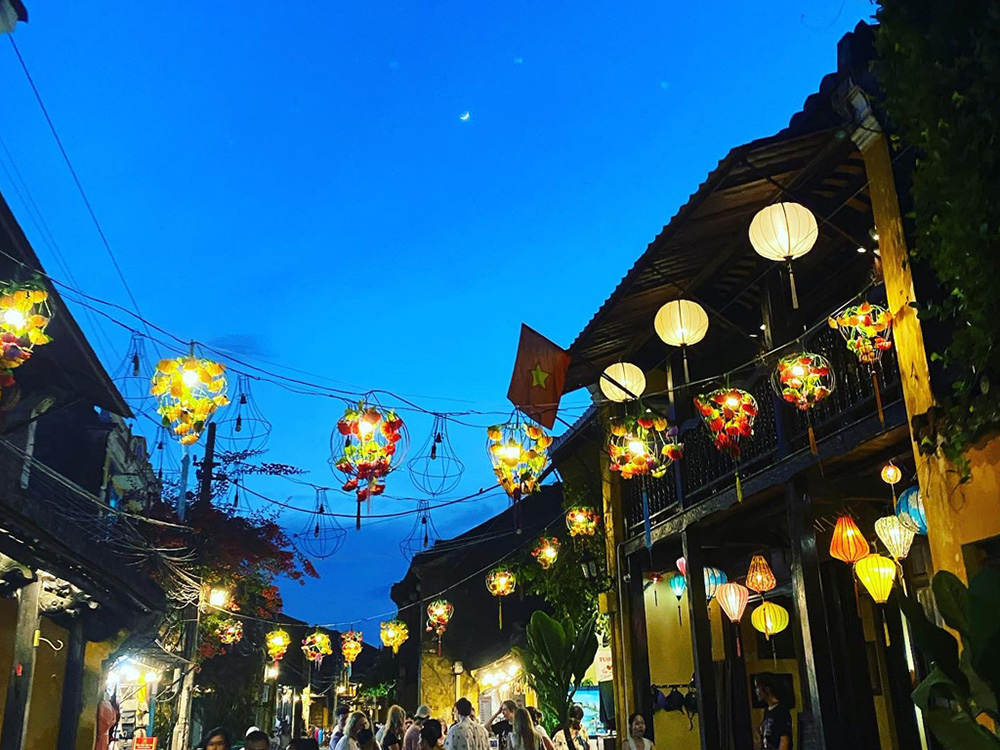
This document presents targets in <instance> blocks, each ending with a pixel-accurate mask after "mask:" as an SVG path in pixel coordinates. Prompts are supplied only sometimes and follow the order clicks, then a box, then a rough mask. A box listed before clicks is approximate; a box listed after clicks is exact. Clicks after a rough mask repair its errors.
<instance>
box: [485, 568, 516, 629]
mask: <svg viewBox="0 0 1000 750" xmlns="http://www.w3.org/2000/svg"><path fill="white" fill-rule="evenodd" d="M516 588H517V575H515V573H514V571H513V570H511V569H510V568H506V567H504V566H502V565H500V566H498V567H496V568H493V570H491V571H490V572H489V573H487V575H486V590H487V591H489V592H490V593H491V594H492V595H493V596H495V597H497V606H498V612H499V622H500V630H503V597H505V596H510V595H511V594H513V593H514V591H515V589H516Z"/></svg>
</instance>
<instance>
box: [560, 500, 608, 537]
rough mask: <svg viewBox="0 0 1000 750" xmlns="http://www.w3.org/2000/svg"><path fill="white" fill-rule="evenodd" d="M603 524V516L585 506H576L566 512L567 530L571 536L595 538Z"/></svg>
mask: <svg viewBox="0 0 1000 750" xmlns="http://www.w3.org/2000/svg"><path fill="white" fill-rule="evenodd" d="M600 523H601V514H600V513H598V512H597V511H596V510H594V509H593V508H589V507H587V506H585V505H575V506H573V507H572V508H570V509H569V510H568V511H566V528H567V529H568V530H569V535H570V536H593V535H594V534H596V533H597V526H598V525H599V524H600Z"/></svg>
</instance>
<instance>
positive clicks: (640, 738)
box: [197, 698, 656, 750]
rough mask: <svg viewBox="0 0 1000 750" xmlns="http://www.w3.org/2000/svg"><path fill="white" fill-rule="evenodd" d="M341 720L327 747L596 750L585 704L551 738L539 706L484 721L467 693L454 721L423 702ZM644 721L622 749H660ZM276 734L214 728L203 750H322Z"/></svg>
mask: <svg viewBox="0 0 1000 750" xmlns="http://www.w3.org/2000/svg"><path fill="white" fill-rule="evenodd" d="M335 716H336V719H337V724H336V727H335V728H334V731H333V732H332V733H331V734H330V737H329V742H328V744H327V742H326V741H324V744H323V745H322V747H323V748H328V750H490V747H491V741H490V740H491V736H492V737H495V738H496V746H497V750H591V747H590V739H589V737H588V736H587V732H586V729H585V728H584V726H583V709H582V708H581V707H580V706H573V708H572V709H571V710H570V715H569V721H568V722H567V724H566V726H565V727H559V729H558V730H557V731H556V732H555V733H554V736H552V737H550V736H549V734H548V733H547V732H546V731H545V728H544V727H543V726H542V714H541V712H540V711H539V710H538V709H537V708H535V707H534V706H518V705H517V703H516V702H515V701H513V700H505V701H503V702H502V703H501V704H500V708H499V709H497V711H496V713H494V714H493V715H492V716H490V717H488V718H486V719H485V720H484V721H483V720H480V719H479V718H477V717H476V711H475V708H474V707H473V705H472V702H471V701H470V700H469V699H468V698H459V699H458V700H457V701H456V702H455V705H454V706H453V707H452V711H451V717H450V720H447V721H446V720H444V719H443V717H434V716H432V713H431V709H430V708H429V707H427V706H420V708H418V709H417V710H416V711H415V712H414V713H413V714H408V713H407V712H406V711H405V710H404V709H403V708H401V707H400V706H395V705H394V706H391V707H390V708H389V710H388V712H387V713H386V718H385V722H384V723H382V724H379V725H376V723H375V722H374V721H373V720H372V719H371V718H370V717H369V716H368V714H366V713H365V712H364V711H352V710H351V709H349V708H348V707H347V706H343V705H342V706H338V707H337V710H336V713H335ZM645 731H646V724H645V720H644V719H643V717H642V716H641V715H640V714H634V715H633V716H632V717H631V718H630V720H629V742H628V747H625V748H623V750H656V748H655V746H654V745H653V743H652V742H650V741H649V740H648V739H645V737H644V734H645ZM276 734H277V735H278V736H276V737H271V736H269V735H268V734H267V733H266V732H264V731H262V730H260V729H258V728H257V727H251V728H250V729H249V730H247V733H246V736H245V737H244V738H243V740H242V744H238V743H236V744H234V741H233V737H232V735H231V733H230V732H229V730H228V729H225V728H223V727H218V728H216V729H212V730H210V731H209V732H208V733H207V734H206V735H205V737H204V739H203V740H202V741H201V743H200V744H199V745H198V746H197V749H198V750H234V749H235V748H239V747H242V748H244V750H320V747H321V746H320V744H319V742H318V741H317V740H316V739H314V738H305V737H300V738H295V739H292V738H287V737H282V736H281V733H280V732H278V733H276Z"/></svg>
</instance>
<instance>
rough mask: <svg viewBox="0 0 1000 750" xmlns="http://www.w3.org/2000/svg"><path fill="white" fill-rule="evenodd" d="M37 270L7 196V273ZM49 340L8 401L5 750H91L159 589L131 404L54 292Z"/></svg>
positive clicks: (0, 403) (155, 613)
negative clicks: (110, 686) (146, 570)
mask: <svg viewBox="0 0 1000 750" xmlns="http://www.w3.org/2000/svg"><path fill="white" fill-rule="evenodd" d="M37 271H42V268H41V265H40V263H39V260H38V258H37V257H36V255H35V253H34V251H33V250H32V248H31V247H30V245H29V244H28V241H27V239H26V238H25V236H24V234H23V232H22V231H21V228H20V227H19V226H18V224H17V222H16V220H15V219H14V217H13V215H12V213H11V211H10V209H9V208H8V206H7V204H6V203H5V202H4V201H3V199H2V197H0V278H3V279H22V280H24V279H28V278H31V276H32V275H33V274H34V273H35V272H37ZM48 289H49V293H50V297H49V304H50V306H51V308H52V312H53V318H52V322H51V324H50V325H49V328H48V333H49V334H50V335H51V336H52V341H51V343H49V344H46V345H44V346H39V347H37V348H36V349H35V352H34V354H33V356H32V357H31V359H30V360H29V361H27V362H25V363H24V364H23V365H22V366H21V367H19V368H17V369H16V370H15V377H16V380H17V384H16V385H14V386H8V387H5V388H3V392H2V394H0V672H2V674H3V675H4V677H3V679H0V705H2V706H3V713H2V719H0V721H2V724H0V747H3V748H4V750H19V749H20V748H37V749H38V750H42V749H43V748H44V749H45V750H49V749H50V748H56V749H57V750H91V748H93V747H94V741H95V731H96V725H97V719H98V702H99V701H100V700H101V698H102V697H103V696H104V689H105V680H106V676H107V669H108V667H109V666H110V663H109V657H110V656H111V655H112V654H113V653H114V652H116V650H118V649H119V648H121V647H123V646H125V645H127V642H128V641H129V638H130V636H134V637H138V636H139V635H140V634H145V635H146V636H148V635H149V634H151V633H152V634H155V632H156V627H157V626H158V624H159V621H160V618H161V616H162V614H163V613H164V611H165V610H166V606H167V605H166V600H165V597H164V593H163V591H162V590H161V589H160V588H159V586H157V585H156V584H155V583H154V582H153V581H152V580H151V579H150V577H149V576H148V575H147V574H143V573H140V572H139V569H138V567H137V565H138V563H139V562H140V561H141V560H142V559H143V558H144V557H145V556H146V555H147V553H148V547H147V546H146V543H145V541H144V538H143V536H142V535H141V534H139V533H138V532H137V529H136V527H135V524H136V523H139V522H140V520H139V519H137V518H135V517H134V516H132V515H130V511H129V510H128V508H130V507H132V508H133V509H134V507H135V506H133V503H135V502H138V507H139V508H141V507H142V502H141V500H140V501H137V496H136V494H135V491H136V489H137V488H139V489H140V490H141V491H149V490H150V489H151V488H152V489H154V490H155V489H156V487H155V477H154V475H153V472H152V469H151V468H150V465H149V461H148V457H147V455H146V446H145V441H144V440H143V439H142V438H140V437H136V436H133V435H132V434H131V432H130V431H129V429H128V426H127V424H126V423H125V421H124V420H123V419H122V418H123V417H128V416H130V411H129V408H128V406H127V405H126V404H125V402H124V400H123V399H122V397H121V395H120V394H119V392H118V391H117V389H116V388H115V386H114V384H113V383H112V381H111V379H110V378H109V377H108V374H107V373H106V372H105V371H104V369H103V367H102V366H101V364H100V362H99V361H98V358H97V356H96V355H95V354H94V352H93V350H92V349H91V347H90V345H89V344H88V342H87V340H86V338H85V337H84V335H83V333H82V332H81V331H80V329H79V327H78V326H77V324H76V321H75V320H74V319H73V316H72V315H71V314H70V312H69V310H68V309H67V308H66V306H65V304H64V303H63V301H62V299H61V298H60V296H59V294H58V290H56V289H54V288H53V287H52V285H49V286H48Z"/></svg>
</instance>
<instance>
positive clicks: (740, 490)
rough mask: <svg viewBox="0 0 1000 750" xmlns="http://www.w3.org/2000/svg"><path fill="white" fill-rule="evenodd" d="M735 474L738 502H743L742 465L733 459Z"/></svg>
mask: <svg viewBox="0 0 1000 750" xmlns="http://www.w3.org/2000/svg"><path fill="white" fill-rule="evenodd" d="M733 475H734V476H735V477H736V502H738V503H742V502H743V485H742V484H740V465H739V464H738V463H737V462H736V459H735V458H734V459H733Z"/></svg>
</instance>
